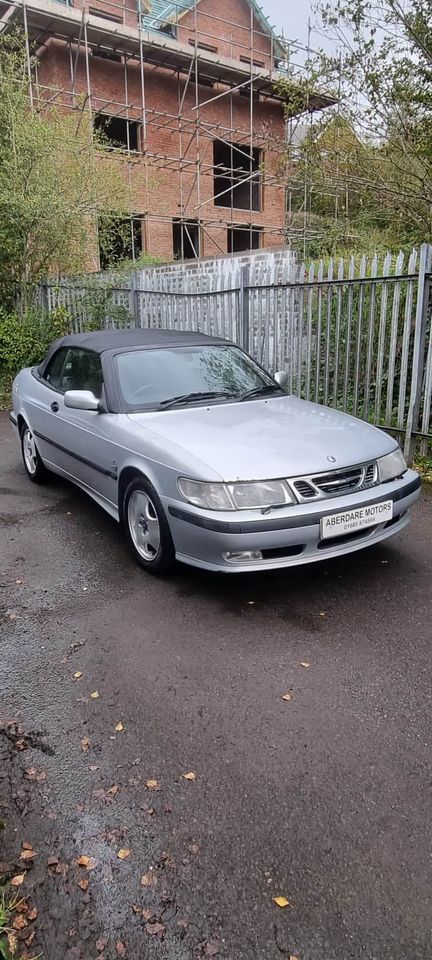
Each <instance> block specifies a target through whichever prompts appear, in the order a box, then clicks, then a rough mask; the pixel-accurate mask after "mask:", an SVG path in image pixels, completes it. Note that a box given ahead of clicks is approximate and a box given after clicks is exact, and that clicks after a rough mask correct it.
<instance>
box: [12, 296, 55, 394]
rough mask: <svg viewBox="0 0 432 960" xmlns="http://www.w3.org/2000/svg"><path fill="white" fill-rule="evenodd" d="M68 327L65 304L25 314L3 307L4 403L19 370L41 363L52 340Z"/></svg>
mask: <svg viewBox="0 0 432 960" xmlns="http://www.w3.org/2000/svg"><path fill="white" fill-rule="evenodd" d="M68 328H69V315H68V313H67V312H66V311H65V310H64V309H63V308H62V307H59V308H57V309H56V310H54V311H53V312H52V313H44V312H42V311H40V310H36V309H33V310H28V311H27V312H26V313H24V314H23V315H22V316H20V315H19V314H18V313H7V312H6V311H4V310H2V309H1V308H0V406H9V405H10V389H11V385H12V380H13V378H14V377H15V375H16V374H17V373H18V371H19V370H21V368H22V367H31V366H33V365H34V364H36V363H39V362H40V361H41V360H42V359H43V357H44V356H45V354H46V352H47V350H48V347H49V345H50V343H51V342H52V341H53V340H55V339H56V337H61V336H63V335H64V334H65V333H67V332H68Z"/></svg>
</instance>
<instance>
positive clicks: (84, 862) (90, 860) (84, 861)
mask: <svg viewBox="0 0 432 960" xmlns="http://www.w3.org/2000/svg"><path fill="white" fill-rule="evenodd" d="M77 864H78V866H79V867H85V869H86V870H94V868H95V866H96V860H95V859H94V857H87V856H86V855H83V856H81V857H78V860H77Z"/></svg>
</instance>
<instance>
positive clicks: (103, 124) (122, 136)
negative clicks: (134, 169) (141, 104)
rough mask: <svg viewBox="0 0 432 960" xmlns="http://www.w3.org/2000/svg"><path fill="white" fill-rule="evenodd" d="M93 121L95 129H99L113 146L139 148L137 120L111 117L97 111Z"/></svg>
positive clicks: (135, 149) (127, 148) (130, 148)
mask: <svg viewBox="0 0 432 960" xmlns="http://www.w3.org/2000/svg"><path fill="white" fill-rule="evenodd" d="M93 123H94V128H95V130H99V131H100V132H101V133H102V134H103V135H104V137H105V138H107V139H108V140H109V141H110V144H112V146H113V147H120V148H121V149H126V150H134V151H137V150H139V123H138V122H137V120H127V119H126V117H113V116H110V115H109V114H107V113H97V114H96V116H95V118H94V121H93ZM110 144H109V145H110ZM109 145H108V146H109Z"/></svg>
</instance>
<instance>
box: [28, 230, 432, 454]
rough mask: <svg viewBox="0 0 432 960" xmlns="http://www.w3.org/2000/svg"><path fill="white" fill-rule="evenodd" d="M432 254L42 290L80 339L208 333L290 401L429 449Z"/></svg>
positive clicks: (191, 270) (144, 275) (267, 256)
mask: <svg viewBox="0 0 432 960" xmlns="http://www.w3.org/2000/svg"><path fill="white" fill-rule="evenodd" d="M431 271H432V246H431V245H428V244H424V245H423V246H422V247H421V248H420V249H419V250H413V251H412V253H411V255H410V256H408V257H407V256H405V255H404V254H403V253H400V254H399V255H398V256H397V257H396V258H394V257H392V256H391V255H390V254H387V256H385V257H384V258H382V259H380V258H379V257H378V255H375V256H374V257H372V258H368V259H367V258H366V257H362V258H361V259H360V260H359V261H355V259H354V258H351V259H350V260H349V261H346V260H343V259H341V260H338V261H334V260H332V259H330V260H328V261H326V262H324V261H322V260H321V261H319V262H318V263H312V264H310V266H309V267H308V268H306V267H305V265H304V264H300V263H299V262H298V261H297V260H296V258H295V256H294V254H293V253H292V252H291V251H289V250H280V251H260V252H258V253H256V254H251V255H248V256H242V257H227V258H220V259H217V260H201V261H189V262H188V263H176V264H171V265H166V266H165V265H164V266H160V267H159V266H158V267H150V268H145V269H143V270H139V271H135V272H134V273H133V274H131V275H128V276H127V277H124V276H123V277H119V276H118V275H117V276H116V275H115V274H112V275H107V274H104V275H97V276H96V277H89V278H84V279H83V278H81V279H80V280H77V281H62V282H60V283H58V284H44V285H43V286H42V288H41V298H42V299H43V302H44V303H45V304H46V306H47V307H48V309H50V310H52V309H53V308H55V307H57V306H58V305H62V306H64V307H65V308H66V309H67V310H68V312H69V314H70V317H71V323H72V326H73V328H74V329H76V330H79V329H84V328H85V327H86V326H89V325H90V326H92V327H93V328H94V327H95V326H96V327H97V326H98V325H101V326H104V325H105V326H113V325H114V326H115V325H128V326H140V327H168V328H172V329H179V330H201V331H202V332H203V333H209V334H212V335H218V336H222V337H227V338H228V339H231V340H234V341H236V342H237V343H239V344H240V345H241V346H242V347H243V348H244V349H246V350H248V351H249V352H250V353H251V354H252V355H253V356H254V357H255V358H256V359H257V360H259V361H260V363H262V364H263V365H264V366H265V367H267V368H269V369H270V370H272V371H273V372H274V371H276V370H281V369H284V370H287V371H288V376H289V390H290V392H291V393H294V394H296V395H298V396H301V397H303V398H304V399H306V400H314V401H316V402H318V403H325V404H329V405H330V406H334V407H336V408H337V409H339V410H343V411H345V412H347V413H352V414H354V415H355V416H358V417H361V418H363V419H365V420H368V421H369V422H371V423H374V424H376V425H377V426H380V427H384V428H386V429H388V430H390V431H394V432H395V433H397V434H400V435H401V436H403V437H404V445H405V451H406V453H407V455H408V456H411V454H412V452H413V444H414V441H415V440H416V439H419V438H420V439H421V440H422V441H423V448H424V450H425V449H426V444H427V443H430V442H431V441H432V428H431V399H432V309H431V296H430V288H431Z"/></svg>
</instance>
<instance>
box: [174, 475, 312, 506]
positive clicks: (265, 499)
mask: <svg viewBox="0 0 432 960" xmlns="http://www.w3.org/2000/svg"><path fill="white" fill-rule="evenodd" d="M178 488H179V490H180V493H181V495H182V497H184V499H185V500H187V501H188V502H189V503H193V505H194V506H195V507H202V508H203V509H204V510H257V509H263V508H265V507H278V506H283V505H284V504H285V503H295V502H296V501H295V500H294V498H293V495H292V493H291V491H290V490H289V488H288V486H287V485H286V484H285V483H284V482H283V480H266V481H263V482H257V483H203V482H201V481H199V480H186V479H184V478H182V477H181V478H180V479H179V481H178Z"/></svg>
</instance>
